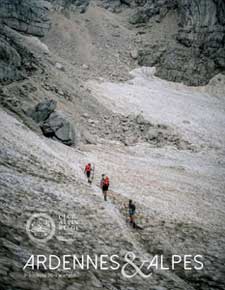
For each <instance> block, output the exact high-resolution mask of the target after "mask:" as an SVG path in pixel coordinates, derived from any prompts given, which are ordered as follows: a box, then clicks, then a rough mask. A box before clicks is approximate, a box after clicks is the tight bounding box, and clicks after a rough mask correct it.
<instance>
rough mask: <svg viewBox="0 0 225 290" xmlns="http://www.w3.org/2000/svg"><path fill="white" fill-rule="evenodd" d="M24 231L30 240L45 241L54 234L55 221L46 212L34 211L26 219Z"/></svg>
mask: <svg viewBox="0 0 225 290" xmlns="http://www.w3.org/2000/svg"><path fill="white" fill-rule="evenodd" d="M26 231H27V234H28V236H29V238H30V239H31V240H32V241H34V242H41V243H45V242H47V241H48V240H50V239H51V238H52V237H53V236H54V234H55V223H54V220H53V219H52V218H51V217H50V216H49V215H47V214H46V213H35V214H32V216H31V217H30V218H29V220H28V221H27V224H26Z"/></svg>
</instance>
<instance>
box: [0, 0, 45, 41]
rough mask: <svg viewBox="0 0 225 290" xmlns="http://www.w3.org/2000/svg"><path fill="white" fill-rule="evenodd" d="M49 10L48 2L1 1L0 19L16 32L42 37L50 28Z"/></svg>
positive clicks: (34, 0) (25, 0)
mask: <svg viewBox="0 0 225 290" xmlns="http://www.w3.org/2000/svg"><path fill="white" fill-rule="evenodd" d="M49 9H50V4H49V2H47V1H42V0H13V1H11V0H1V1H0V19H1V20H2V22H3V23H4V24H6V25H8V26H9V27H11V28H13V29H15V30H17V31H21V32H24V33H27V34H31V35H36V36H44V35H45V34H46V32H47V31H48V30H49V27H50V21H49V18H48V12H49Z"/></svg>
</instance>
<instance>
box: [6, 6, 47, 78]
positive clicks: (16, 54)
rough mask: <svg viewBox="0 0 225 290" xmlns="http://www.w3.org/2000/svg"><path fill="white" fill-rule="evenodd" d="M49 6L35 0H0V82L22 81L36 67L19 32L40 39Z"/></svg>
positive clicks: (32, 56) (44, 28)
mask: <svg viewBox="0 0 225 290" xmlns="http://www.w3.org/2000/svg"><path fill="white" fill-rule="evenodd" d="M49 5H50V4H49V3H48V2H46V1H35V0H22V1H21V0H15V1H9V0H2V1H0V83H3V84H5V83H10V82H12V81H17V80H21V79H24V78H26V77H27V76H29V75H30V74H31V73H32V72H33V71H34V70H36V68H37V60H36V58H35V57H34V54H33V53H32V51H31V47H30V44H29V43H27V42H26V41H25V38H24V37H23V36H22V35H21V34H20V33H19V32H22V33H26V34H29V35H35V36H44V35H45V34H46V32H47V31H48V30H49V27H50V22H49V18H48V12H49V8H50V6H49Z"/></svg>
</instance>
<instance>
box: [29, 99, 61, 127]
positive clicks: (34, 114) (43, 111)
mask: <svg viewBox="0 0 225 290" xmlns="http://www.w3.org/2000/svg"><path fill="white" fill-rule="evenodd" d="M56 105H57V102H56V101H54V100H47V101H43V102H41V103H38V104H37V105H36V107H35V108H34V109H33V110H28V111H27V115H28V116H30V117H31V118H32V119H33V120H34V121H35V122H37V123H40V122H43V121H45V120H47V119H48V117H49V116H50V114H51V113H53V112H54V111H55V109H56Z"/></svg>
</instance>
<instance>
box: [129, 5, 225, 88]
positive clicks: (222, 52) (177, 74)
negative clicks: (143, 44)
mask: <svg viewBox="0 0 225 290" xmlns="http://www.w3.org/2000/svg"><path fill="white" fill-rule="evenodd" d="M169 10H174V11H175V12H176V13H177V16H178V33H177V36H176V40H177V42H176V43H175V44H173V45H171V44H168V43H167V42H165V43H159V45H158V46H157V47H152V46H151V45H149V47H147V48H146V49H144V50H142V51H141V52H140V54H139V63H140V64H141V65H156V66H157V67H158V70H157V74H158V76H160V77H162V78H165V79H168V80H172V81H177V82H184V83H186V84H188V85H203V84H206V83H207V82H208V81H209V80H210V79H211V78H212V77H213V76H214V75H215V74H216V73H218V72H221V71H224V70H225V22H224V21H225V2H224V1H221V0H201V1H189V0H182V1H167V0H164V1H146V3H145V5H144V6H143V7H141V8H139V9H138V10H137V11H136V13H135V14H134V15H133V17H131V20H130V21H131V23H140V22H142V23H143V22H148V21H149V19H151V18H152V17H155V20H156V21H158V22H159V21H161V20H162V18H163V17H164V16H165V15H166V14H167V13H168V11H169ZM162 46H164V47H165V49H164V51H163V52H162V53H159V50H160V49H162Z"/></svg>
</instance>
